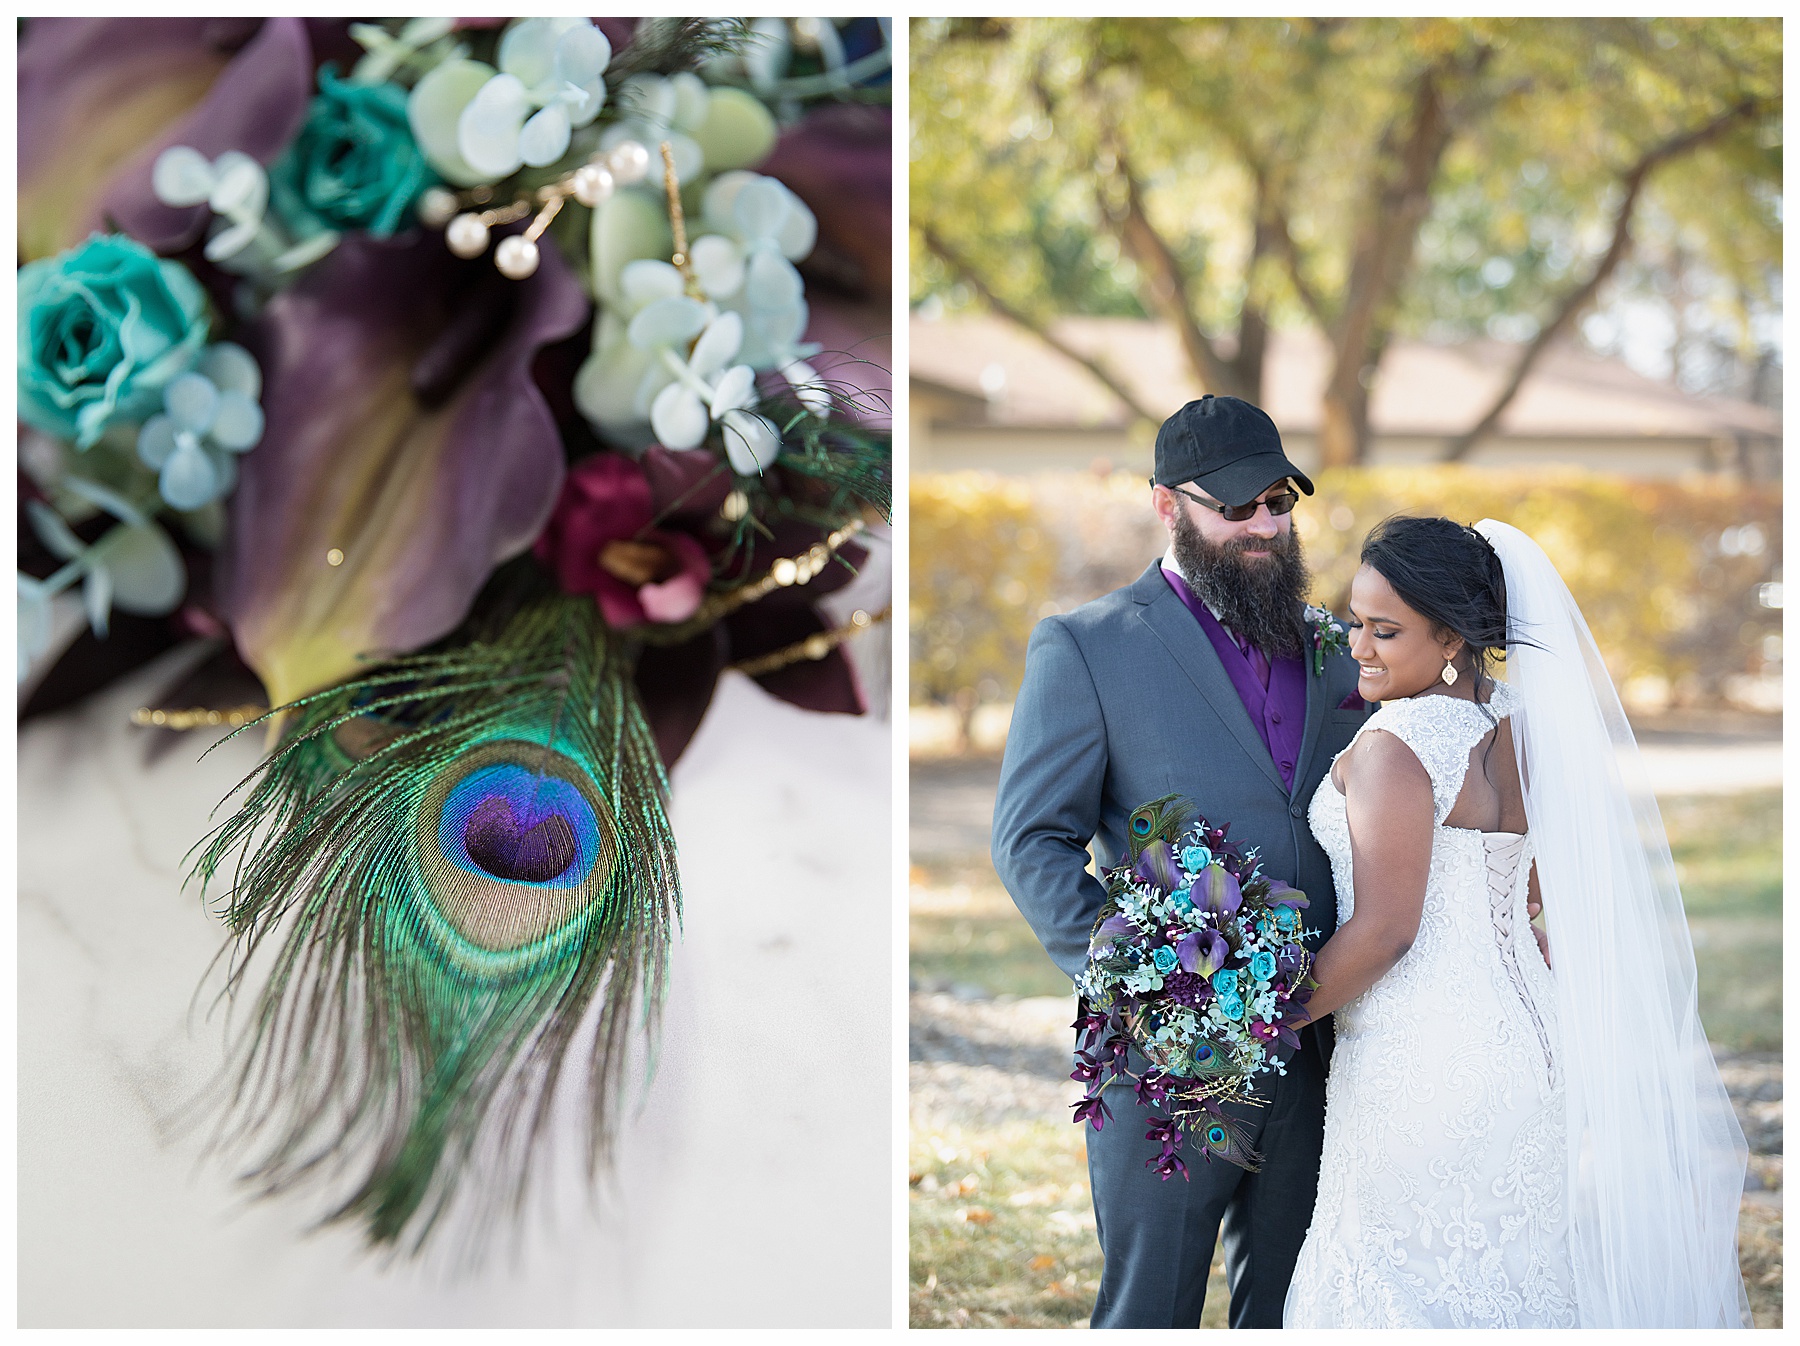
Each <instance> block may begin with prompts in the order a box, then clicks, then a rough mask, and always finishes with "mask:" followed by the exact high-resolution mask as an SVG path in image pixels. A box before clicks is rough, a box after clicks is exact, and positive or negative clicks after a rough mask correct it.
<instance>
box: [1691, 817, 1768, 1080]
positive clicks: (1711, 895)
mask: <svg viewBox="0 0 1800 1346" xmlns="http://www.w3.org/2000/svg"><path fill="white" fill-rule="evenodd" d="M1662 813H1663V823H1664V825H1665V826H1666V827H1667V828H1668V829H1669V850H1670V852H1671V853H1672V854H1673V855H1674V857H1675V866H1676V869H1675V872H1676V876H1677V877H1678V878H1679V879H1680V880H1681V897H1682V902H1683V904H1684V905H1685V906H1686V907H1687V913H1688V927H1689V929H1691V930H1692V931H1693V934H1694V962H1695V965H1696V969H1697V971H1698V973H1699V977H1700V1019H1701V1022H1703V1023H1704V1024H1705V1025H1706V1035H1707V1037H1708V1038H1710V1039H1711V1040H1712V1041H1714V1042H1716V1043H1718V1044H1719V1045H1720V1046H1723V1047H1730V1048H1732V1049H1734V1050H1736V1051H1770V1052H1778V1051H1780V1050H1781V791H1779V790H1757V791H1753V792H1751V793H1747V794H1741V795H1722V796H1711V797H1708V796H1694V797H1689V798H1683V799H1665V800H1663V801H1662Z"/></svg>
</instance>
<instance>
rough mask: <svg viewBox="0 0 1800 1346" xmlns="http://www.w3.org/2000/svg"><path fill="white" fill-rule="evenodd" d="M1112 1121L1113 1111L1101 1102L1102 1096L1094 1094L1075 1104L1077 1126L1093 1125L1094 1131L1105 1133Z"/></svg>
mask: <svg viewBox="0 0 1800 1346" xmlns="http://www.w3.org/2000/svg"><path fill="white" fill-rule="evenodd" d="M1111 1120H1112V1110H1111V1109H1110V1108H1108V1107H1107V1106H1106V1104H1105V1103H1104V1102H1102V1101H1101V1099H1100V1095H1098V1094H1094V1095H1092V1096H1091V1097H1088V1098H1084V1099H1082V1100H1081V1102H1079V1103H1077V1104H1075V1124H1076V1125H1077V1126H1079V1125H1081V1123H1083V1122H1091V1123H1093V1126H1094V1130H1096V1131H1104V1130H1105V1129H1106V1124H1107V1123H1108V1122H1109V1121H1111Z"/></svg>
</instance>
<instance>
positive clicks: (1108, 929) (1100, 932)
mask: <svg viewBox="0 0 1800 1346" xmlns="http://www.w3.org/2000/svg"><path fill="white" fill-rule="evenodd" d="M1136 933H1137V926H1136V925H1134V924H1132V921H1131V918H1130V917H1129V916H1108V917H1107V918H1106V919H1105V920H1104V921H1102V922H1100V925H1099V927H1098V928H1097V929H1096V930H1095V931H1094V935H1093V938H1092V939H1091V940H1090V941H1089V942H1088V951H1089V952H1090V953H1103V952H1105V950H1106V948H1107V946H1108V945H1110V944H1111V943H1112V942H1113V940H1115V939H1129V938H1131V937H1132V936H1133V935H1135V934H1136Z"/></svg>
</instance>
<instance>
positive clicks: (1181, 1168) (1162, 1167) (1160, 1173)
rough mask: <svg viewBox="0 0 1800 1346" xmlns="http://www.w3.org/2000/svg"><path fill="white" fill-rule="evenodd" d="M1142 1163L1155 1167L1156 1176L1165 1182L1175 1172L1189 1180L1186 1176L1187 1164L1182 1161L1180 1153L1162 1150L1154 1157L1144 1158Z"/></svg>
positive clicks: (1148, 1166)
mask: <svg viewBox="0 0 1800 1346" xmlns="http://www.w3.org/2000/svg"><path fill="white" fill-rule="evenodd" d="M1144 1165H1145V1167H1147V1168H1153V1169H1155V1171H1156V1176H1157V1177H1159V1178H1161V1179H1162V1180H1163V1181H1164V1182H1167V1181H1168V1180H1169V1179H1170V1178H1172V1177H1174V1176H1175V1175H1176V1174H1177V1173H1179V1174H1180V1175H1181V1176H1182V1180H1183V1181H1190V1179H1189V1178H1188V1167H1187V1164H1186V1163H1185V1162H1183V1160H1182V1158H1181V1156H1180V1155H1178V1154H1176V1153H1174V1152H1173V1151H1164V1152H1163V1153H1162V1154H1160V1155H1158V1156H1157V1157H1156V1158H1154V1159H1146V1160H1145V1161H1144Z"/></svg>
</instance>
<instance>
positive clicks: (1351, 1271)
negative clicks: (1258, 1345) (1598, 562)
mask: <svg viewBox="0 0 1800 1346" xmlns="http://www.w3.org/2000/svg"><path fill="white" fill-rule="evenodd" d="M1512 708H1513V697H1512V691H1511V689H1510V688H1508V687H1507V686H1506V685H1505V684H1504V683H1501V684H1497V685H1496V688H1495V693H1494V697H1493V700H1492V702H1491V704H1490V705H1489V706H1487V707H1486V708H1485V710H1484V708H1482V707H1479V706H1476V705H1475V704H1474V703H1472V702H1469V701H1464V700H1461V699H1459V698H1455V697H1449V696H1441V695H1437V696H1425V697H1419V698H1416V699H1412V700H1405V701H1394V702H1390V703H1388V704H1386V705H1384V706H1383V707H1382V708H1381V709H1380V710H1379V711H1377V712H1376V713H1375V714H1374V715H1372V716H1370V718H1369V720H1368V721H1367V723H1366V724H1364V726H1363V728H1362V731H1361V732H1362V733H1367V732H1368V731H1369V730H1371V729H1384V730H1386V731H1388V732H1389V733H1391V734H1393V735H1394V736H1395V737H1397V738H1399V739H1400V740H1401V741H1402V742H1404V743H1405V744H1406V745H1407V746H1408V747H1409V748H1411V749H1412V751H1413V752H1414V753H1415V754H1416V755H1417V756H1418V758H1419V760H1420V762H1422V763H1423V764H1424V766H1425V770H1426V772H1427V774H1429V776H1430V777H1431V791H1432V799H1433V803H1434V809H1435V811H1434V817H1433V820H1432V821H1433V829H1432V844H1431V874H1430V879H1429V882H1428V884H1427V886H1426V890H1425V908H1424V912H1423V914H1422V916H1421V917H1420V921H1419V933H1418V936H1417V938H1416V939H1415V940H1414V942H1413V945H1412V947H1411V948H1410V949H1409V950H1408V951H1407V952H1406V954H1405V955H1404V956H1403V957H1402V958H1401V959H1400V961H1399V962H1398V963H1396V964H1395V965H1394V967H1393V968H1392V969H1391V970H1390V971H1389V972H1388V973H1387V974H1386V975H1385V976H1383V977H1382V978H1381V979H1380V980H1379V981H1377V982H1376V983H1375V985H1373V986H1372V987H1370V988H1369V989H1368V990H1367V991H1365V992H1364V993H1363V994H1362V995H1361V996H1359V997H1357V999H1355V1000H1353V1001H1351V1002H1350V1003H1349V1004H1348V1005H1345V1006H1344V1007H1343V1008H1342V1009H1340V1010H1338V1012H1337V1016H1336V1028H1337V1046H1336V1048H1335V1049H1334V1051H1333V1053H1332V1058H1331V1074H1330V1077H1329V1080H1328V1083H1327V1085H1326V1093H1325V1149H1324V1155H1323V1158H1322V1160H1321V1163H1320V1169H1319V1192H1318V1198H1317V1202H1316V1204H1315V1205H1314V1208H1313V1216H1312V1224H1311V1226H1310V1227H1309V1229H1308V1230H1307V1234H1306V1242H1305V1244H1304V1246H1303V1247H1302V1248H1301V1250H1300V1258H1299V1263H1298V1265H1297V1266H1296V1267H1295V1269H1294V1278H1293V1281H1292V1283H1291V1285H1290V1287H1289V1290H1288V1297H1287V1305H1286V1311H1285V1315H1284V1325H1285V1326H1288V1327H1572V1326H1574V1325H1575V1321H1576V1312H1575V1303H1574V1299H1573V1290H1572V1285H1571V1279H1572V1272H1571V1266H1570V1255H1569V1250H1568V1240H1567V1233H1568V1227H1567V1226H1568V1215H1567V1208H1566V1203H1565V1200H1564V1191H1563V1186H1564V1176H1563V1175H1564V1171H1565V1164H1566V1149H1565V1136H1564V1117H1563V1082H1562V1078H1561V1074H1560V1071H1559V1069H1558V1062H1557V1060H1556V1053H1555V1052H1554V1051H1553V1050H1552V1045H1553V1044H1554V1043H1556V1042H1557V1040H1558V1038H1557V1025H1556V1003H1555V986H1554V983H1553V981H1552V977H1551V974H1550V971H1549V969H1548V968H1546V967H1545V965H1544V962H1543V958H1542V957H1541V955H1540V954H1539V952H1538V949H1537V945H1536V942H1535V940H1534V939H1533V937H1532V934H1531V931H1530V929H1529V928H1528V925H1527V920H1526V915H1525V895H1526V882H1527V879H1528V877H1529V873H1530V869H1531V861H1532V855H1533V849H1532V841H1531V838H1530V837H1529V836H1527V835H1525V834H1523V833H1511V832H1485V833H1484V832H1477V831H1471V830H1468V829H1464V828H1456V827H1445V826H1443V820H1444V818H1445V817H1446V816H1447V815H1448V814H1449V812H1450V809H1451V806H1452V805H1453V804H1454V803H1455V801H1456V798H1457V795H1458V793H1459V792H1460V791H1461V789H1462V783H1463V776H1464V774H1465V772H1466V771H1467V769H1468V766H1469V760H1470V752H1471V750H1472V749H1473V748H1474V747H1475V746H1476V745H1477V744H1478V743H1479V742H1480V740H1481V738H1482V736H1483V735H1485V734H1486V733H1487V732H1488V731H1489V730H1490V729H1492V728H1493V727H1494V720H1493V719H1492V718H1490V712H1491V715H1492V716H1500V715H1505V714H1508V713H1510V712H1511V710H1512ZM1359 736H1360V735H1359ZM1495 750H1496V751H1504V750H1505V749H1503V748H1496V749H1495ZM1309 818H1310V821H1311V824H1312V829H1313V834H1314V835H1315V836H1316V837H1317V838H1318V839H1319V843H1320V844H1321V845H1322V846H1323V847H1324V848H1325V850H1326V852H1327V853H1328V854H1329V855H1330V856H1331V866H1332V876H1333V878H1334V879H1335V881H1336V884H1337V892H1338V917H1339V921H1340V922H1342V921H1347V920H1348V919H1349V918H1350V914H1351V912H1352V911H1353V910H1354V909H1355V888H1354V884H1353V882H1352V875H1351V864H1350V828H1349V823H1348V820H1347V816H1346V812H1345V801H1344V796H1343V795H1342V794H1340V793H1339V792H1338V789H1337V787H1336V786H1335V785H1334V784H1333V783H1332V780H1331V777H1330V776H1329V775H1327V776H1326V778H1325V779H1324V780H1323V781H1322V782H1321V783H1320V785H1319V789H1318V791H1317V793H1316V794H1314V796H1313V799H1312V805H1311V810H1310V814H1309Z"/></svg>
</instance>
